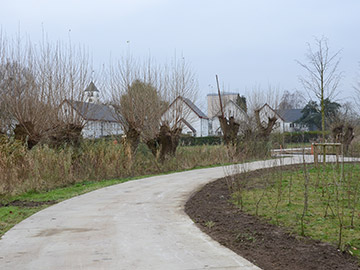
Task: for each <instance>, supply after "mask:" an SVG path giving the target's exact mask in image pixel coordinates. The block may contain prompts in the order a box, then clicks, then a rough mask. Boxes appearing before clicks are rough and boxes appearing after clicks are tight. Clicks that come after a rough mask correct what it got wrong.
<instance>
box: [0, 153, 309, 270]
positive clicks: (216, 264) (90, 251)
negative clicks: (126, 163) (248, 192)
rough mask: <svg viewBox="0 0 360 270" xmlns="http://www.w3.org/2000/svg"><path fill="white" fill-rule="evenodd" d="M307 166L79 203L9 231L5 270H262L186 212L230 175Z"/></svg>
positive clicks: (203, 172)
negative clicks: (204, 190) (195, 197)
mask: <svg viewBox="0 0 360 270" xmlns="http://www.w3.org/2000/svg"><path fill="white" fill-rule="evenodd" d="M301 161H302V157H300V156H298V157H292V158H283V159H281V161H280V160H279V159H277V160H268V161H258V162H252V163H247V164H242V165H237V166H227V167H217V168H209V169H199V170H192V171H187V172H181V173H174V174H169V175H161V176H154V177H150V178H144V179H141V180H135V181H130V182H126V183H123V184H118V185H115V186H110V187H106V188H102V189H100V190H96V191H93V192H90V193H87V194H84V195H81V196H78V197H74V198H72V199H70V200H66V201H63V202H61V203H58V204H56V205H54V206H51V207H49V208H47V209H45V210H42V211H40V212H38V213H36V214H35V215H33V216H31V217H29V218H28V219H26V220H24V221H23V222H21V223H19V224H18V225H16V226H15V227H14V228H13V229H11V230H10V231H8V232H7V233H6V234H5V235H4V236H3V237H2V239H1V240H0V269H2V270H7V269H8V270H16V269H31V270H42V269H44V270H65V269H66V270H69V269H86V270H88V269H96V270H101V269H107V270H110V269H116V270H119V269H120V270H122V269H123V270H149V269H156V270H162V269H164V270H176V269H181V270H190V269H191V270H195V269H228V270H230V269H231V270H233V269H234V270H235V269H239V270H240V269H241V270H255V269H260V268H258V267H256V266H254V265H253V264H251V263H250V262H248V261H247V260H245V259H244V258H242V257H240V256H238V255H237V254H235V253H234V252H232V251H230V250H229V249H227V248H225V247H223V246H221V245H220V244H219V243H217V242H215V241H214V240H212V239H211V238H210V237H209V236H207V235H206V234H204V233H203V232H201V231H200V229H198V228H197V226H196V225H195V224H194V223H193V222H192V220H191V219H190V218H189V217H188V216H187V215H186V214H185V213H184V205H185V203H186V201H187V199H188V198H189V197H190V196H191V194H192V193H193V192H194V191H196V190H198V189H199V188H201V187H202V186H203V185H204V184H206V183H208V182H211V181H213V180H215V179H218V178H221V177H224V176H225V175H226V174H230V173H234V172H239V171H241V170H255V169H259V168H265V167H272V166H278V165H286V164H295V163H300V162H301ZM307 161H308V162H311V157H307Z"/></svg>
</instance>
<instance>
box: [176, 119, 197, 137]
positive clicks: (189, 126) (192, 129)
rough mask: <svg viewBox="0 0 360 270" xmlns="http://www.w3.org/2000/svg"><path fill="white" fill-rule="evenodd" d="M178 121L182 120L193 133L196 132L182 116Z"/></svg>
mask: <svg viewBox="0 0 360 270" xmlns="http://www.w3.org/2000/svg"><path fill="white" fill-rule="evenodd" d="M180 122H183V123H184V124H185V125H186V126H187V127H188V128H189V129H190V130H191V131H192V132H193V133H194V134H195V133H196V129H195V128H194V127H193V126H192V125H191V124H190V123H189V122H188V121H186V120H185V119H184V118H181V119H180Z"/></svg>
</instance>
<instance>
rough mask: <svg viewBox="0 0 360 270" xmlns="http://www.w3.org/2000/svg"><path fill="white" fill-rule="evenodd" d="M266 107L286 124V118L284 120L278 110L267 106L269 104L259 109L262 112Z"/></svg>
mask: <svg viewBox="0 0 360 270" xmlns="http://www.w3.org/2000/svg"><path fill="white" fill-rule="evenodd" d="M265 107H268V108H269V109H270V110H272V111H273V112H274V113H275V115H276V116H278V117H279V118H280V119H281V120H283V121H284V122H285V120H284V118H283V117H282V116H281V115H280V114H279V113H278V112H277V111H276V110H274V109H273V108H271V106H270V105H269V104H267V103H265V104H264V105H263V106H261V108H260V109H259V111H261V110H262V109H264V108H265Z"/></svg>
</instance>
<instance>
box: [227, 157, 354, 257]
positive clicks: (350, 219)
mask: <svg viewBox="0 0 360 270" xmlns="http://www.w3.org/2000/svg"><path fill="white" fill-rule="evenodd" d="M307 173H308V176H309V185H308V209H307V211H306V214H305V217H304V223H303V224H304V232H305V236H309V237H311V238H313V239H317V240H321V241H324V242H329V243H332V244H334V245H336V246H338V247H339V248H341V249H342V250H347V251H349V252H350V253H351V254H354V255H357V256H358V257H360V198H359V197H360V165H359V164H345V165H344V170H343V171H342V169H341V166H339V167H338V168H337V167H336V166H335V165H328V166H327V167H326V168H323V167H321V166H320V167H319V168H314V167H313V165H307ZM238 181H240V182H241V185H242V188H241V189H240V191H239V190H238V191H236V192H234V193H233V198H234V203H235V204H237V205H238V206H239V207H240V205H241V202H242V207H243V210H244V211H246V212H248V213H250V214H252V215H256V214H257V215H258V216H260V217H262V218H265V219H267V220H270V222H271V223H274V224H277V225H280V226H283V227H286V228H288V229H289V231H290V232H291V233H296V234H299V235H300V234H301V231H302V230H301V229H302V226H301V217H302V215H303V211H304V198H305V196H304V194H305V174H304V170H303V169H299V168H298V169H296V170H291V171H286V170H285V169H284V170H276V171H272V172H271V173H267V174H263V175H261V176H258V177H254V178H250V180H245V178H244V177H243V178H240V179H238ZM341 224H342V235H341V236H342V239H341V243H340V242H339V232H340V225H341Z"/></svg>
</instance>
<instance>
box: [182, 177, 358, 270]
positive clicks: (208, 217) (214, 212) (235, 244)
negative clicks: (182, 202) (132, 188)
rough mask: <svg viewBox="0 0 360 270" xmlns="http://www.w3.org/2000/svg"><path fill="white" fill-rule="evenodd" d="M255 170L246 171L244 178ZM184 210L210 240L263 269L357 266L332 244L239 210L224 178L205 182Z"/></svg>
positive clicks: (346, 269) (325, 269)
mask: <svg viewBox="0 0 360 270" xmlns="http://www.w3.org/2000/svg"><path fill="white" fill-rule="evenodd" d="M260 172H261V173H266V170H261V171H260ZM258 173H259V171H257V172H254V173H251V174H249V173H247V174H246V177H254V176H255V175H257V174H258ZM185 211H186V213H187V214H188V215H189V216H190V217H191V219H192V220H193V221H194V222H195V223H196V224H197V225H198V226H199V227H200V229H201V230H202V231H204V232H205V233H207V234H209V235H210V236H211V237H212V238H213V239H214V240H216V241H218V242H219V243H220V244H222V245H224V246H226V247H228V248H229V249H231V250H233V251H234V252H236V253H237V254H239V255H240V256H242V257H244V258H246V259H247V260H249V261H251V262H252V263H254V264H255V265H257V266H259V267H260V268H262V269H264V270H278V269H291V270H312V269H314V270H315V269H316V270H332V269H342V270H353V269H354V270H355V269H360V265H359V262H358V260H357V259H356V258H355V257H353V256H351V255H350V254H349V253H346V252H341V251H339V250H338V249H337V248H336V247H335V246H332V245H330V244H327V243H322V242H319V241H315V240H312V239H309V238H306V237H300V236H297V235H292V234H291V233H289V231H287V230H286V229H284V228H281V227H278V226H275V225H272V224H269V223H267V222H266V221H265V220H261V219H259V218H258V217H255V216H251V215H249V214H246V213H244V212H242V211H240V209H239V208H236V207H235V206H234V205H233V204H232V203H231V202H230V194H229V189H228V186H227V184H226V180H225V179H219V180H217V181H215V182H212V183H209V184H207V185H206V186H205V187H204V188H202V189H201V190H200V191H198V192H197V193H195V194H194V195H193V196H192V197H191V198H190V199H189V201H188V202H187V203H186V206H185Z"/></svg>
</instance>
